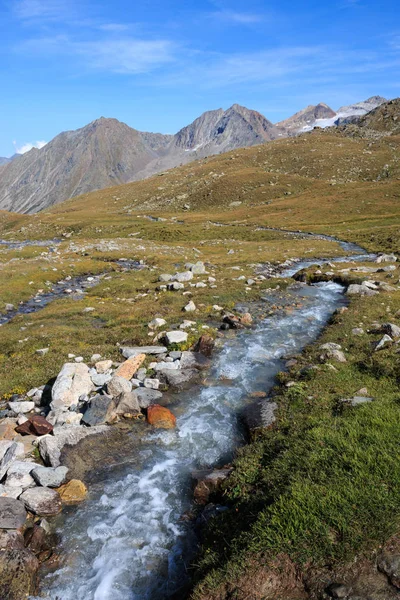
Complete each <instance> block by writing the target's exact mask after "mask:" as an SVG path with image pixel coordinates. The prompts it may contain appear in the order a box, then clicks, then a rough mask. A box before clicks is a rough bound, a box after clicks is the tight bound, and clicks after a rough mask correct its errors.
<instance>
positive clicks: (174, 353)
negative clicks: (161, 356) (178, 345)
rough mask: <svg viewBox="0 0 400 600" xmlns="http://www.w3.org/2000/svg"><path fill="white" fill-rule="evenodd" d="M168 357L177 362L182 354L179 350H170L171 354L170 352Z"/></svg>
mask: <svg viewBox="0 0 400 600" xmlns="http://www.w3.org/2000/svg"><path fill="white" fill-rule="evenodd" d="M168 356H169V357H170V358H172V359H173V360H179V359H180V357H181V356H182V352H181V351H180V350H172V352H170V353H169V354H168Z"/></svg>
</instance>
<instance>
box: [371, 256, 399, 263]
mask: <svg viewBox="0 0 400 600" xmlns="http://www.w3.org/2000/svg"><path fill="white" fill-rule="evenodd" d="M396 260H397V257H396V255H395V254H380V255H379V256H378V258H377V259H376V260H375V262H377V263H378V264H380V263H383V262H396Z"/></svg>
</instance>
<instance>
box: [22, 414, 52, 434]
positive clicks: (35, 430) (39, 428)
mask: <svg viewBox="0 0 400 600" xmlns="http://www.w3.org/2000/svg"><path fill="white" fill-rule="evenodd" d="M15 431H16V432H17V433H20V434H21V435H46V434H48V433H51V432H52V431H53V425H52V424H51V423H49V421H47V419H45V418H44V417H42V416H41V415H32V416H31V417H29V419H27V420H26V421H25V422H24V423H22V425H18V427H16V429H15Z"/></svg>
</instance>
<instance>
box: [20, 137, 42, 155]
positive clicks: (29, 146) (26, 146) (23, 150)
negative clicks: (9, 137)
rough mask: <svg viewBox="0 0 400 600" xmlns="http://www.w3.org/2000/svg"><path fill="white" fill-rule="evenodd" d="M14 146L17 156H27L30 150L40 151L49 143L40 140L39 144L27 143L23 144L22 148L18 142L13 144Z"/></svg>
mask: <svg viewBox="0 0 400 600" xmlns="http://www.w3.org/2000/svg"><path fill="white" fill-rule="evenodd" d="M13 144H14V147H15V152H16V154H25V153H26V152H29V150H32V148H38V149H39V150H40V148H43V147H44V146H45V145H46V144H47V142H45V141H44V140H38V141H37V142H25V144H22V146H18V144H17V142H13Z"/></svg>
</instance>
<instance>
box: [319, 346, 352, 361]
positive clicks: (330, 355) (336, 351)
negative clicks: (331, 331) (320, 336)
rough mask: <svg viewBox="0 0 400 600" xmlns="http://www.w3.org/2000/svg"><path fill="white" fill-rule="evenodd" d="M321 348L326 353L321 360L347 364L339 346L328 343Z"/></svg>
mask: <svg viewBox="0 0 400 600" xmlns="http://www.w3.org/2000/svg"><path fill="white" fill-rule="evenodd" d="M320 348H321V350H323V351H324V354H323V355H322V356H321V360H327V359H331V360H336V361H338V362H341V363H345V362H347V360H346V357H345V355H344V353H343V352H342V350H341V346H340V345H339V344H334V343H333V342H328V343H326V344H322V346H320Z"/></svg>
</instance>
